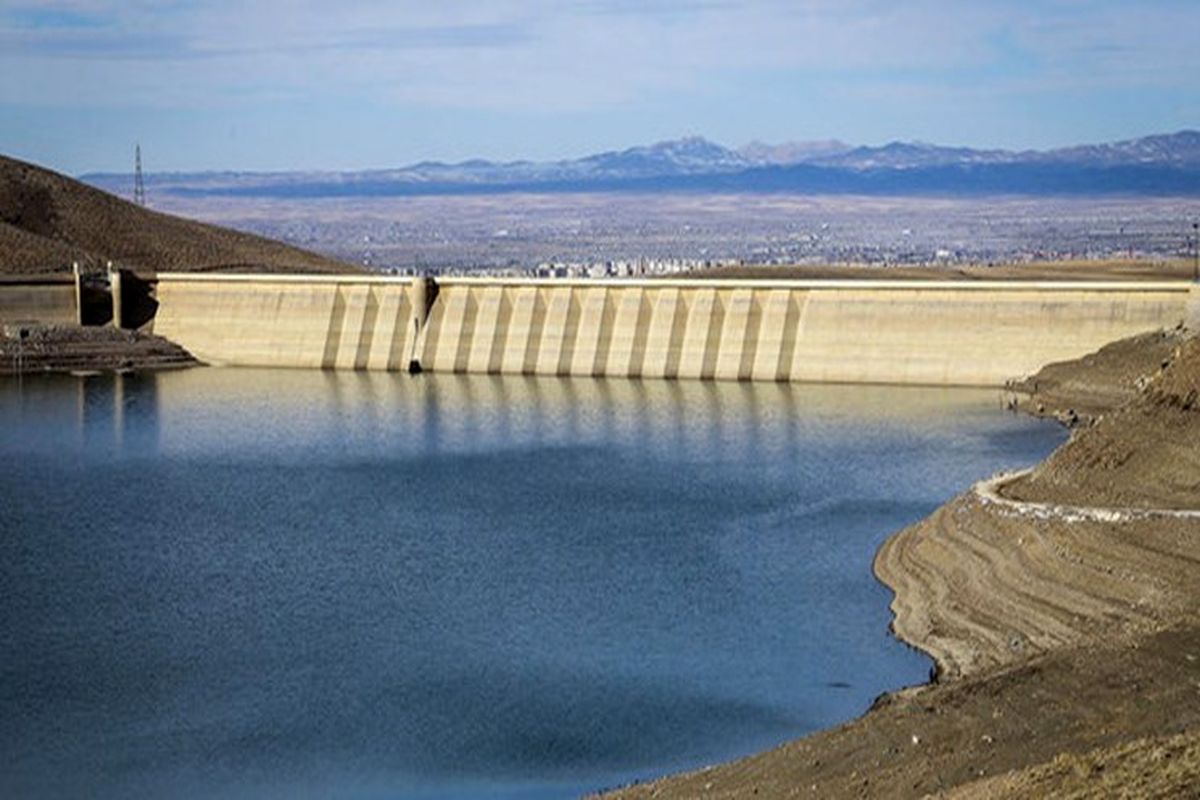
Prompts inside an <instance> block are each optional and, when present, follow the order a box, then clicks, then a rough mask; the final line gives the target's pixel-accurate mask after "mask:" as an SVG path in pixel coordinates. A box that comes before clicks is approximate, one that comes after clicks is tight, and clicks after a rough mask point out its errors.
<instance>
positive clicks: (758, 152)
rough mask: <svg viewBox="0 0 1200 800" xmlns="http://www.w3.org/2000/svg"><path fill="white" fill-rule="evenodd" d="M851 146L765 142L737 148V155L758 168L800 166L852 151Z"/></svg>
mask: <svg viewBox="0 0 1200 800" xmlns="http://www.w3.org/2000/svg"><path fill="white" fill-rule="evenodd" d="M853 149H854V147H853V146H852V145H848V144H846V143H845V142H839V141H838V140H837V139H822V140H818V141H811V142H783V143H781V144H767V143H765V142H757V141H755V142H750V144H748V145H745V146H743V147H740V148H738V153H740V154H741V155H742V157H744V158H746V159H748V160H749V161H751V162H753V163H754V164H757V165H760V166H768V165H771V166H786V165H788V164H802V163H804V162H806V161H812V160H813V159H816V158H821V157H825V156H836V155H841V154H842V153H846V152H848V151H850V150H853Z"/></svg>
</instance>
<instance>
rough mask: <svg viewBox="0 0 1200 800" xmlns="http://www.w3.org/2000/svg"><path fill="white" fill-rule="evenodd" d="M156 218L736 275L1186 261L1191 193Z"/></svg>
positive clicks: (455, 251)
mask: <svg viewBox="0 0 1200 800" xmlns="http://www.w3.org/2000/svg"><path fill="white" fill-rule="evenodd" d="M151 203H152V205H153V206H154V207H157V208H160V209H161V210H164V211H169V212H172V213H177V214H182V215H185V216H189V217H193V218H196V219H201V220H205V221H209V222H214V223H217V224H222V225H228V226H231V227H235V228H238V229H241V230H244V231H248V232H252V233H257V234H260V235H263V236H268V237H271V238H275V239H280V240H282V241H286V242H289V243H291V244H295V245H297V246H300V247H305V248H308V249H312V250H316V251H319V252H322V253H326V254H328V255H331V256H334V257H336V258H339V259H342V260H344V261H348V262H351V263H356V264H361V265H363V266H366V267H370V268H372V269H376V270H379V271H381V272H393V273H398V274H414V273H419V274H465V273H471V274H481V273H493V274H496V273H500V274H514V275H541V276H560V277H596V276H627V275H650V274H661V273H673V272H687V271H692V270H696V269H701V268H707V267H712V266H723V265H738V264H763V265H770V264H874V265H917V264H943V265H954V264H990V263H1001V262H1005V263H1009V262H1022V261H1033V260H1055V259H1147V260H1164V259H1173V258H1183V257H1189V256H1191V254H1192V252H1193V248H1194V246H1195V245H1194V240H1193V228H1192V224H1193V221H1194V220H1196V219H1197V218H1200V200H1197V199H1192V198H1184V199H1178V198H1093V199H1088V198H1065V199H1064V198H1058V199H1053V198H949V199H947V198H940V199H934V198H879V197H846V196H834V197H808V196H793V195H769V196H763V195H716V196H709V195H692V194H655V195H630V194H579V195H565V194H557V195H502V196H468V197H455V196H451V197H409V198H355V199H347V200H328V199H323V200H281V199H261V198H260V199H243V198H178V197H169V196H168V197H165V198H162V199H161V200H158V199H156V198H154V197H153V196H152V197H151Z"/></svg>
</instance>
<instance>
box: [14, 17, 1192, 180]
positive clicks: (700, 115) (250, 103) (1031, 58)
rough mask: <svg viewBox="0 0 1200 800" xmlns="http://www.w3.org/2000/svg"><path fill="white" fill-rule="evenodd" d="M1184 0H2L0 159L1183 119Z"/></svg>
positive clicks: (169, 162)
mask: <svg viewBox="0 0 1200 800" xmlns="http://www.w3.org/2000/svg"><path fill="white" fill-rule="evenodd" d="M1198 85H1200V2H1197V1H1196V0H1141V1H1140V2H1116V0H1046V1H1044V2H1034V1H1033V0H1005V1H1004V2H985V1H982V0H981V1H978V2H972V0H956V1H955V2H950V1H949V0H924V1H920V0H918V2H903V0H890V1H887V2H885V1H882V0H837V1H836V2H826V1H825V0H744V1H738V0H677V1H675V2H670V1H669V0H557V1H554V0H444V2H438V3H431V2H428V0H424V1H423V2H407V0H401V1H399V2H375V1H373V0H294V1H293V2H283V1H282V0H253V1H252V2H246V0H192V1H191V2H189V1H187V0H164V1H162V2H149V1H148V0H123V1H122V2H111V1H110V0H62V1H61V2H60V1H57V0H48V1H46V2H22V1H21V0H16V2H13V1H12V0H0V152H2V153H4V154H6V155H12V156H16V157H18V158H24V159H28V160H32V161H36V162H38V163H41V164H45V165H46V166H50V167H52V168H55V169H59V170H62V171H66V172H71V173H80V172H86V171H90V170H128V169H129V166H130V163H131V161H132V150H133V144H134V142H135V141H140V142H141V144H142V149H143V152H144V156H145V161H146V167H147V169H149V170H155V171H160V170H191V169H353V168H366V167H386V166H398V165H402V164H407V163H411V162H414V161H420V160H423V159H437V160H459V159H464V158H470V157H476V156H478V157H485V158H493V159H513V158H532V159H539V160H540V159H552V158H566V157H573V156H578V155H585V154H587V153H590V152H595V151H599V150H607V149H617V148H622V147H626V146H630V145H634V144H644V143H649V142H652V141H657V140H661V139H667V138H675V137H678V136H682V135H687V134H701V135H704V136H707V137H709V138H711V139H713V140H715V141H718V142H721V143H723V144H727V145H731V146H737V145H741V144H745V143H746V142H748V141H750V140H754V139H759V140H765V141H770V142H777V141H785V140H811V139H828V138H839V139H843V140H845V141H849V142H852V143H864V144H881V143H883V142H886V141H889V140H893V139H905V140H909V139H917V140H924V141H933V142H937V143H943V144H960V145H971V146H1001V147H1012V148H1025V147H1037V148H1044V147H1052V146H1056V145H1064V144H1074V143H1081V142H1097V141H1109V140H1114V139H1121V138H1131V137H1135V136H1140V135H1143V134H1147V133H1160V132H1170V131H1175V130H1179V129H1182V128H1200V88H1198Z"/></svg>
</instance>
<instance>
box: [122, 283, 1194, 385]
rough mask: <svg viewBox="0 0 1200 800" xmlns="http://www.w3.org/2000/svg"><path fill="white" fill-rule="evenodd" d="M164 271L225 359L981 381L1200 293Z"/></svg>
mask: <svg viewBox="0 0 1200 800" xmlns="http://www.w3.org/2000/svg"><path fill="white" fill-rule="evenodd" d="M155 280H156V285H155V289H154V291H155V294H156V300H157V303H158V308H157V313H156V316H155V318H154V320H153V321H152V323H150V325H151V326H152V329H153V331H154V333H157V334H160V335H162V336H165V337H167V338H168V339H171V340H172V341H174V342H176V343H178V344H180V345H182V346H183V347H185V348H187V349H188V350H189V351H191V352H192V353H193V354H194V355H195V356H196V357H197V358H199V359H201V360H202V361H205V362H208V363H210V364H214V365H244V366H263V367H308V368H327V369H359V370H364V369H365V370H406V369H408V368H409V365H410V364H412V363H414V362H415V363H416V364H419V365H420V367H421V368H423V369H426V370H432V371H434V372H460V373H512V374H529V375H585V376H619V377H643V378H695V379H716V380H758V381H823V382H845V383H907V384H931V385H975V386H999V385H1002V384H1003V383H1004V382H1005V381H1006V380H1008V379H1010V378H1014V377H1018V376H1022V375H1026V374H1029V373H1031V372H1034V371H1036V370H1037V369H1039V368H1040V367H1041V366H1043V365H1045V364H1047V363H1049V362H1053V361H1058V360H1062V359H1068V358H1076V357H1079V356H1081V355H1084V354H1086V353H1088V352H1091V351H1093V350H1096V349H1097V348H1099V347H1101V346H1103V345H1105V344H1107V343H1109V342H1111V341H1113V340H1115V339H1120V338H1122V337H1126V336H1131V335H1133V334H1137V333H1141V332H1145V331H1149V330H1155V329H1158V328H1163V327H1173V326H1175V325H1177V324H1178V323H1180V322H1182V321H1183V320H1184V319H1185V318H1186V317H1187V316H1188V314H1189V307H1190V308H1191V310H1192V312H1193V313H1194V311H1195V309H1196V307H1197V299H1198V297H1200V294H1198V293H1197V290H1196V287H1194V286H1193V285H1192V284H1190V283H1186V282H1103V283H1101V282H1091V283H1087V282H1013V281H860V280H855V281H850V280H845V281H837V280H820V281H728V280H612V281H597V280H577V281H571V280H531V279H506V278H443V279H438V280H437V282H436V283H434V282H433V281H431V280H428V279H412V278H391V277H371V276H363V277H347V276H298V275H215V274H190V273H160V274H159V275H158V276H157V278H156V279H155ZM115 300H116V302H119V298H116V299H115Z"/></svg>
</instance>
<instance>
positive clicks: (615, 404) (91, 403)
mask: <svg viewBox="0 0 1200 800" xmlns="http://www.w3.org/2000/svg"><path fill="white" fill-rule="evenodd" d="M56 380H59V379H54V380H52V381H50V382H49V383H42V384H38V383H36V382H28V381H27V385H26V387H25V390H24V391H23V392H21V393H15V394H14V393H11V392H9V393H6V394H5V396H4V398H3V400H2V401H0V402H3V403H4V404H5V405H4V406H3V408H4V411H5V413H6V414H7V415H8V416H10V417H14V416H15V417H19V416H20V413H21V412H20V409H21V407H22V406H28V405H30V404H38V403H42V402H46V401H47V399H49V400H48V401H49V402H56V403H57V402H62V393H61V392H60V391H58V390H57V389H51V388H50V385H51V384H53V383H54V382H55V381H56ZM61 380H66V381H71V382H73V383H74V384H75V386H76V390H77V393H78V398H77V402H78V404H79V408H80V411H79V413H78V414H77V415H76V416H77V421H76V430H77V433H78V441H77V442H76V446H80V445H83V446H95V447H100V446H103V445H104V444H105V443H106V442H107V443H109V444H112V446H114V447H116V448H117V449H118V450H120V449H122V443H123V442H124V440H125V438H126V437H127V436H128V435H130V431H131V430H132V429H131V428H130V426H129V425H128V422H127V418H128V416H129V415H131V414H132V415H137V416H138V417H139V419H141V423H140V424H139V425H138V426H137V434H136V435H138V436H141V437H143V438H144V437H146V436H147V435H152V438H155V437H158V436H160V435H161V436H162V437H163V438H162V440H161V442H160V445H161V446H162V447H163V448H166V449H167V450H169V451H171V452H182V451H191V452H206V451H220V450H222V449H223V442H232V441H236V442H237V445H236V449H239V450H240V449H243V447H244V445H245V444H246V442H247V439H248V440H249V442H250V443H254V442H259V443H261V444H263V445H264V446H267V445H269V446H282V447H284V448H285V449H286V448H287V446H288V442H289V441H293V442H296V443H297V444H299V443H300V442H307V441H309V440H310V439H312V438H313V437H316V438H318V439H321V440H328V441H330V442H334V443H336V442H342V443H344V445H345V449H346V450H348V451H349V450H356V451H357V452H359V453H360V454H369V453H372V452H381V451H387V452H412V453H426V454H428V453H433V452H438V451H442V450H445V449H447V448H449V449H452V450H456V451H470V450H476V449H486V448H489V447H493V446H496V445H497V444H499V443H503V444H504V445H505V446H509V447H512V446H522V445H532V446H547V445H552V444H555V443H565V442H571V443H577V442H580V441H588V442H597V443H616V444H620V445H622V446H637V447H639V448H641V449H644V450H645V451H647V452H649V453H655V452H660V453H682V454H684V455H685V456H687V457H689V458H699V459H712V458H726V459H733V460H736V459H741V458H745V457H746V456H747V455H749V454H754V453H761V454H762V455H763V456H764V457H765V458H767V459H768V460H777V459H781V458H782V459H795V458H796V457H797V456H798V455H800V453H801V452H802V450H803V448H804V446H805V444H806V442H807V441H808V440H811V439H812V438H813V436H814V435H816V434H817V433H818V432H827V431H829V430H830V429H831V428H832V429H838V428H840V427H844V426H855V427H863V426H879V425H887V426H892V427H895V426H905V427H908V428H909V429H910V430H914V431H916V432H917V434H916V435H920V432H921V431H926V430H930V429H932V428H934V427H936V426H937V425H938V424H939V421H940V420H942V419H945V418H949V417H955V416H958V415H961V414H962V413H968V414H970V415H973V416H976V417H979V416H981V415H987V414H990V413H991V411H992V408H993V407H994V406H995V405H997V394H996V393H995V392H992V391H989V390H979V391H971V390H963V389H936V388H898V387H879V386H829V385H801V384H775V383H756V384H748V383H734V382H700V381H640V380H614V379H591V378H546V377H535V376H479V375H429V374H426V375H421V376H415V377H414V376H407V375H397V374H393V373H373V372H372V373H368V372H359V373H354V372H331V371H326V372H321V371H301V370H295V371H292V370H249V369H237V370H232V369H230V370H191V371H186V372H178V373H162V374H157V375H141V376H115V377H114V376H96V377H91V378H67V379H61ZM160 417H164V418H165V422H164V420H163V419H160ZM264 423H266V424H264ZM822 435H825V434H824V433H822ZM272 437H279V438H276V439H273V438H272ZM153 443H154V442H152V441H142V442H140V443H139V446H142V447H144V446H148V445H151V444H153ZM60 444H61V443H60V442H57V441H56V446H58V445H60Z"/></svg>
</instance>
